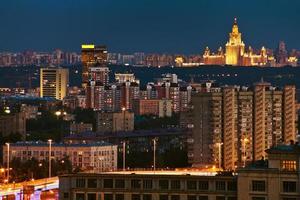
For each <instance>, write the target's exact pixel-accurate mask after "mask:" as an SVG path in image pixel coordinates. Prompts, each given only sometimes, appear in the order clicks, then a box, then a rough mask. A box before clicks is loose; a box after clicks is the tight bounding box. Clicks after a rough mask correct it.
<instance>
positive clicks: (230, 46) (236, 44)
mask: <svg viewBox="0 0 300 200" xmlns="http://www.w3.org/2000/svg"><path fill="white" fill-rule="evenodd" d="M244 52H245V44H244V42H243V41H242V34H241V33H240V32H239V27H238V24H237V18H234V23H233V26H232V31H231V33H229V41H228V42H227V43H226V64H227V65H240V64H241V57H242V56H243V55H244Z"/></svg>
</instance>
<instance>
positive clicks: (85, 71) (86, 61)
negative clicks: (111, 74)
mask: <svg viewBox="0 0 300 200" xmlns="http://www.w3.org/2000/svg"><path fill="white" fill-rule="evenodd" d="M81 62H82V86H83V87H84V88H85V87H86V86H87V83H88V82H89V79H90V78H91V77H90V71H91V68H92V67H106V66H107V48H106V46H104V45H93V44H84V45H81Z"/></svg>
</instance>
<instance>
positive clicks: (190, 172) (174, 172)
mask: <svg viewBox="0 0 300 200" xmlns="http://www.w3.org/2000/svg"><path fill="white" fill-rule="evenodd" d="M100 174H101V173H100ZM102 174H112V175H117V174H119V175H190V176H216V175H217V174H218V173H217V172H216V171H209V170H207V171H204V170H199V171H196V170H155V171H154V170H146V171H143V170H135V171H113V172H103V173H102Z"/></svg>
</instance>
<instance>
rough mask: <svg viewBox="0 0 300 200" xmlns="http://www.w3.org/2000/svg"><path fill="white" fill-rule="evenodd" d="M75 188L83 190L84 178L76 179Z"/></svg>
mask: <svg viewBox="0 0 300 200" xmlns="http://www.w3.org/2000/svg"><path fill="white" fill-rule="evenodd" d="M76 187H77V188H84V187H85V179H84V178H77V179H76Z"/></svg>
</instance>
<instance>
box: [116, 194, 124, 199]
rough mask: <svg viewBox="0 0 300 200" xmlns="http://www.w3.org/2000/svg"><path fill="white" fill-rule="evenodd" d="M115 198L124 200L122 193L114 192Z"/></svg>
mask: <svg viewBox="0 0 300 200" xmlns="http://www.w3.org/2000/svg"><path fill="white" fill-rule="evenodd" d="M115 200H124V194H116V196H115Z"/></svg>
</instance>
